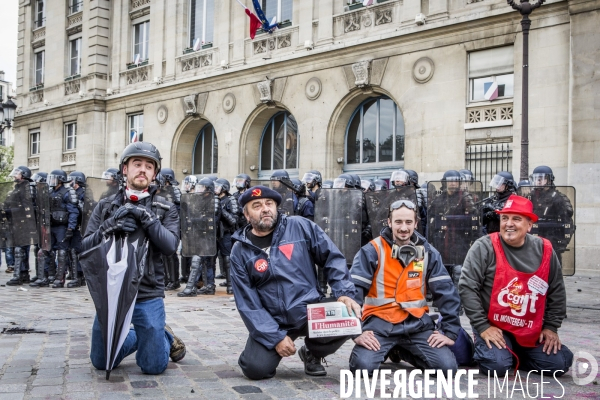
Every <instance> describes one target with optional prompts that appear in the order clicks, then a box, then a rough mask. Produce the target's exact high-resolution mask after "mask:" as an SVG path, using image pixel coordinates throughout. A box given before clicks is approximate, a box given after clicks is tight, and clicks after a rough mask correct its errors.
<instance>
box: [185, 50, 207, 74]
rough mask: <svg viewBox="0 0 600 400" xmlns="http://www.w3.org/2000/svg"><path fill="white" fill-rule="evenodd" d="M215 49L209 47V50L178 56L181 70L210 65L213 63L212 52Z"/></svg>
mask: <svg viewBox="0 0 600 400" xmlns="http://www.w3.org/2000/svg"><path fill="white" fill-rule="evenodd" d="M214 52H215V49H211V50H210V51H209V52H202V53H192V54H191V55H187V54H186V55H185V56H182V57H180V58H179V62H180V63H181V72H186V71H191V70H193V69H197V68H204V67H210V66H211V65H213V54H214Z"/></svg>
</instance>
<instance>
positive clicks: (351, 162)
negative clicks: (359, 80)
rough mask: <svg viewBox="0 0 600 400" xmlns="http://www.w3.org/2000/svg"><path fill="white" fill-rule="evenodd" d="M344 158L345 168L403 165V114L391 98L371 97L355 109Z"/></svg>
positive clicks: (383, 167) (356, 168)
mask: <svg viewBox="0 0 600 400" xmlns="http://www.w3.org/2000/svg"><path fill="white" fill-rule="evenodd" d="M345 159H346V166H345V168H344V169H345V170H346V169H347V170H359V169H373V168H376V169H386V168H391V169H396V168H398V167H400V166H402V162H403V161H404V118H403V117H402V113H401V112H400V110H399V109H398V106H396V103H394V101H393V100H392V99H390V98H389V97H387V96H381V97H377V98H371V99H368V100H366V101H364V102H363V103H362V104H361V105H360V106H358V108H357V109H356V111H354V114H352V117H351V118H350V123H349V124H348V129H347V131H346V156H345ZM374 164H377V165H374Z"/></svg>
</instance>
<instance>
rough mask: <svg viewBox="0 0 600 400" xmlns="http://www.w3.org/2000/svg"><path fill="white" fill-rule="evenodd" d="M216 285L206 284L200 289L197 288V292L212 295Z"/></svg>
mask: <svg viewBox="0 0 600 400" xmlns="http://www.w3.org/2000/svg"><path fill="white" fill-rule="evenodd" d="M216 290H217V287H216V286H215V285H206V286H204V287H203V288H202V289H200V290H198V294H203V295H212V294H215V291H216Z"/></svg>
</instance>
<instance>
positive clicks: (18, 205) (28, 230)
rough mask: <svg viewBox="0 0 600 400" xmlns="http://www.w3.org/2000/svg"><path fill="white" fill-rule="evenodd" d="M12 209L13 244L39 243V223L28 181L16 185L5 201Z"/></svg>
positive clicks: (17, 245) (15, 245)
mask: <svg viewBox="0 0 600 400" xmlns="http://www.w3.org/2000/svg"><path fill="white" fill-rule="evenodd" d="M4 206H5V207H6V209H7V210H10V214H11V218H12V222H11V227H12V229H13V233H12V238H13V242H12V246H11V247H21V246H30V245H32V244H35V243H37V241H38V234H37V225H36V220H35V207H34V204H33V199H32V197H31V188H30V186H29V182H28V181H21V182H20V183H17V184H16V185H14V189H13V190H12V191H11V192H10V193H9V195H8V197H7V198H6V200H5V202H4Z"/></svg>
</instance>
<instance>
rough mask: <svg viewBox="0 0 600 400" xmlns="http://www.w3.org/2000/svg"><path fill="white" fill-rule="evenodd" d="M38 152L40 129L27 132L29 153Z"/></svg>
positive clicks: (34, 153) (32, 154)
mask: <svg viewBox="0 0 600 400" xmlns="http://www.w3.org/2000/svg"><path fill="white" fill-rule="evenodd" d="M38 154H40V131H31V132H29V155H31V156H35V155H38Z"/></svg>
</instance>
